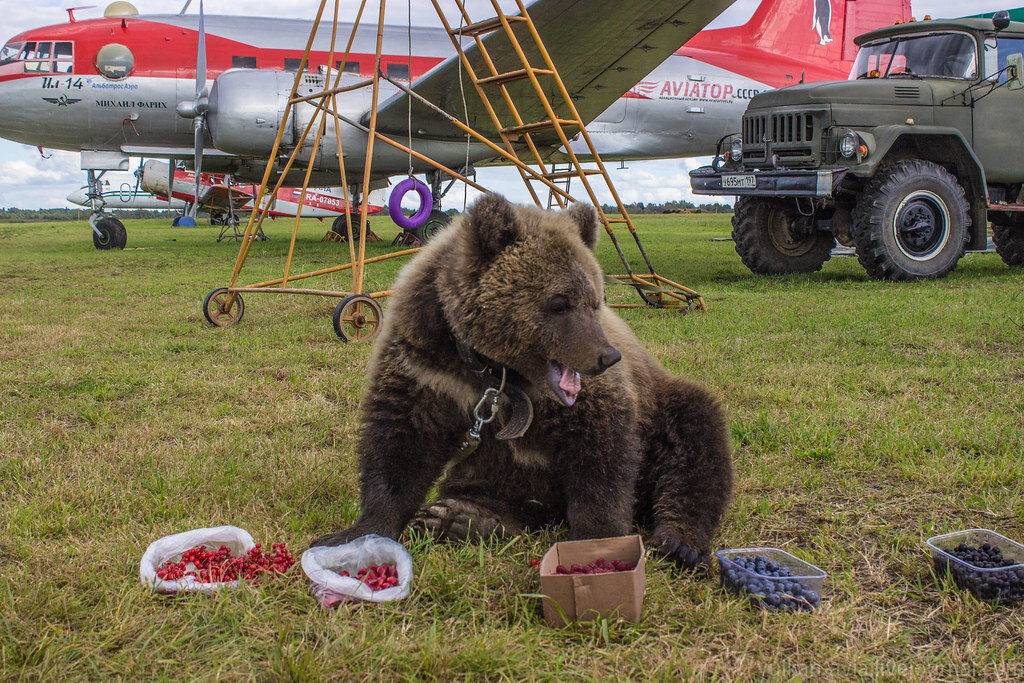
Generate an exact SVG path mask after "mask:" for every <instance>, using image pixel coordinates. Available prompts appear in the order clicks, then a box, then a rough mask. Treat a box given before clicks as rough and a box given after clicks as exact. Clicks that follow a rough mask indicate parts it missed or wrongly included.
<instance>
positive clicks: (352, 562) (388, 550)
mask: <svg viewBox="0 0 1024 683" xmlns="http://www.w3.org/2000/svg"><path fill="white" fill-rule="evenodd" d="M371 564H393V565H395V566H396V568H397V569H398V585H397V586H394V587H393V588H387V589H385V590H382V591H374V590H371V589H370V587H369V586H367V585H366V584H365V583H363V582H362V581H360V580H359V579H357V578H356V576H355V575H356V572H358V571H359V570H360V569H363V568H364V567H368V566H369V565H371ZM342 570H344V571H347V572H348V573H349V574H351V575H352V576H341V575H340V574H338V572H339V571H342ZM302 571H304V572H305V573H306V576H308V577H309V580H310V581H311V582H312V584H313V585H312V586H311V587H310V591H311V592H312V593H313V597H315V598H316V599H317V600H319V601H320V604H321V605H323V606H324V607H335V606H336V605H337V604H338V603H340V602H343V601H348V602H387V601H389V600H401V599H402V598H404V597H406V596H407V595H409V587H410V585H411V584H412V557H411V556H410V555H409V551H408V550H406V549H405V547H404V546H402V544H401V543H397V542H396V541H392V540H391V539H390V538H384V537H383V536H378V535H376V534H369V535H367V536H361V537H359V538H357V539H356V540H354V541H352V542H351V543H346V544H344V545H337V546H314V547H312V548H310V549H309V550H307V551H306V552H304V553H302Z"/></svg>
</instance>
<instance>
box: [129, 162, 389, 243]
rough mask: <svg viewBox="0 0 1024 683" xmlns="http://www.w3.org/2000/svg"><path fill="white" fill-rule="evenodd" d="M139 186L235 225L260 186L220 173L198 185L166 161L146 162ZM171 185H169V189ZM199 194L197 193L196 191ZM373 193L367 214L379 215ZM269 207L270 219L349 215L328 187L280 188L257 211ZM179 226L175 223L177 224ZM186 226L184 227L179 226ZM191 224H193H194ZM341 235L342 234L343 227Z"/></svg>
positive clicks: (380, 206)
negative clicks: (197, 189)
mask: <svg viewBox="0 0 1024 683" xmlns="http://www.w3.org/2000/svg"><path fill="white" fill-rule="evenodd" d="M138 173H139V174H140V181H141V182H140V184H139V186H140V187H141V188H142V189H143V190H145V191H146V192H149V193H152V194H153V195H156V196H157V197H159V198H162V199H163V200H165V201H166V199H167V198H168V197H173V198H174V199H178V200H182V201H184V202H185V203H186V204H188V205H190V206H191V205H198V206H199V208H201V209H202V210H203V211H205V212H207V213H209V214H210V215H211V216H213V217H222V220H223V221H225V223H227V224H230V223H232V222H233V223H234V224H236V225H237V223H238V216H239V215H248V214H249V213H251V212H252V211H253V208H254V207H255V201H256V193H257V192H258V191H259V185H252V184H248V185H239V184H237V183H235V182H233V179H232V178H231V176H229V175H224V174H220V173H200V174H199V179H198V182H197V181H196V173H195V171H188V170H185V169H180V168H176V169H175V170H174V175H173V176H172V175H171V173H170V165H169V164H168V163H167V162H165V161H156V160H149V161H146V162H145V163H144V164H143V165H142V168H141V169H140V170H139V171H138ZM168 183H170V186H168ZM197 187H198V188H199V194H198V195H197V194H196V188H197ZM375 194H376V193H375V192H371V193H370V195H371V201H370V204H369V205H368V206H367V207H366V210H367V213H369V214H375V213H380V211H381V210H382V209H383V208H384V206H383V203H382V202H379V199H378V202H379V203H375V202H374V201H373V199H374V198H375V197H374V195H375ZM267 206H269V209H268V211H267V215H268V216H269V217H270V218H279V217H285V216H288V217H293V216H296V215H298V214H299V212H300V211H301V212H302V217H303V218H319V219H320V220H323V219H325V218H333V219H335V224H337V220H338V218H341V217H344V216H345V214H346V213H349V212H350V207H349V204H348V202H347V201H346V200H345V197H344V195H343V194H341V193H340V192H339V193H335V191H334V190H333V189H331V188H323V189H318V188H309V189H307V191H306V193H305V196H303V193H302V190H301V189H297V188H294V187H282V188H281V189H280V190H278V191H277V194H275V195H273V196H264V197H263V199H262V200H261V201H260V208H261V209H262V208H265V207H267ZM358 211H359V207H358V206H353V207H351V212H352V213H355V212H358ZM178 224H182V223H176V225H178ZM182 225H187V224H182ZM193 225H194V223H193ZM340 232H344V228H342V230H341V231H340Z"/></svg>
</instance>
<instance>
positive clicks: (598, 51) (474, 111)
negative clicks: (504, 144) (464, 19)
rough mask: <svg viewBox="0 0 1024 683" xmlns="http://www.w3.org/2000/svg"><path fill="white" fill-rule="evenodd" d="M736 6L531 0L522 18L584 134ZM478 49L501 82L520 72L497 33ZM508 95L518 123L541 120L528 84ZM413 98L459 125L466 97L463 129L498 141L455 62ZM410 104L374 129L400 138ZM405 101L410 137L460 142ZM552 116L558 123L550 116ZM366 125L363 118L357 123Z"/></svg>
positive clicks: (497, 104)
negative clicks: (533, 29) (526, 15)
mask: <svg viewBox="0 0 1024 683" xmlns="http://www.w3.org/2000/svg"><path fill="white" fill-rule="evenodd" d="M734 1H735V0H632V1H630V2H624V1H623V0H537V1H536V2H534V3H533V4H532V5H530V6H529V7H528V8H527V11H528V12H529V13H530V16H531V17H532V18H533V23H534V25H535V26H536V27H537V31H538V33H539V34H540V37H541V40H542V41H543V43H544V46H545V48H546V49H547V51H548V54H549V55H550V56H551V60H552V62H553V63H554V65H555V67H556V68H557V69H558V72H559V74H560V76H561V78H562V81H563V83H564V84H565V87H566V90H568V92H569V95H570V96H571V97H572V99H573V101H574V102H575V104H576V108H577V110H578V111H579V114H580V117H581V118H582V119H583V122H584V124H586V123H589V122H590V121H593V120H594V119H595V118H596V117H597V116H598V115H599V114H600V113H601V112H603V111H604V110H605V109H607V108H608V107H609V106H611V105H612V103H614V102H615V101H616V100H617V99H618V98H619V97H621V96H622V95H623V94H624V93H626V92H627V91H628V90H630V89H631V88H632V87H633V86H634V85H636V84H637V83H638V82H639V81H641V80H642V79H643V78H644V76H646V75H647V74H649V73H650V72H651V71H653V70H654V68H655V67H656V66H658V65H659V64H661V63H662V62H663V61H665V60H666V59H668V57H669V56H670V55H672V53H674V52H675V51H676V50H678V49H679V48H680V47H682V45H683V44H684V43H686V41H688V40H689V39H690V38H692V37H693V36H694V35H696V34H697V33H698V32H699V31H700V30H701V29H703V28H704V27H705V26H707V24H708V23H710V22H711V20H712V19H714V18H715V17H716V16H718V15H719V14H721V13H722V11H723V10H725V9H726V8H727V7H729V5H731V4H732V3H733V2H734ZM480 18H481V19H484V18H487V17H480ZM474 19H476V17H474ZM512 27H513V31H514V33H515V35H516V37H517V38H518V40H519V43H520V45H522V47H523V51H524V52H525V54H526V55H527V57H528V58H529V63H530V65H531V66H533V67H536V68H543V67H544V61H543V58H542V56H541V55H540V53H539V50H538V49H537V45H536V43H535V41H534V40H533V38H532V37H531V36H530V35H529V30H528V27H527V26H525V25H524V24H523V23H519V22H515V23H512ZM452 28H453V29H454V28H456V27H455V26H453V27H452ZM483 42H484V46H485V48H486V50H487V53H488V54H489V55H490V56H491V58H492V60H493V62H494V65H495V67H496V69H497V72H498V73H499V74H504V73H509V72H512V71H516V70H519V69H522V68H523V67H522V62H521V60H520V59H519V57H518V55H517V54H516V51H515V49H514V47H513V46H512V44H511V43H510V41H509V40H508V37H507V36H506V35H505V32H504V31H501V30H498V31H495V32H492V33H489V34H486V35H485V36H484V37H483ZM463 45H464V46H469V47H467V48H466V54H467V56H468V58H469V61H470V63H471V64H472V66H473V70H474V71H475V72H476V74H477V76H478V77H479V78H483V77H486V76H491V75H492V74H491V71H490V69H489V67H488V66H487V64H486V62H485V61H484V56H483V55H482V54H481V53H480V50H479V49H478V47H477V45H476V44H475V41H473V40H472V39H469V38H463ZM460 71H461V72H462V74H461V78H462V86H461V87H460ZM538 78H539V80H540V82H541V84H542V85H543V86H544V88H545V90H546V92H547V94H548V99H549V101H552V102H558V103H559V104H560V103H561V101H562V100H561V97H560V95H559V94H558V91H557V88H556V86H555V84H554V81H553V80H552V78H551V76H547V75H540V76H538ZM484 88H485V92H487V95H488V99H489V100H490V101H491V103H492V104H493V105H494V108H495V111H496V112H497V114H498V116H499V119H500V120H501V122H502V126H514V125H515V121H514V120H513V118H512V114H511V111H510V110H509V109H508V107H507V106H506V105H505V103H504V98H503V96H502V94H501V89H500V88H499V87H497V86H494V85H490V86H488V85H485V86H484ZM506 88H507V89H508V91H509V94H510V95H511V99H512V101H513V103H515V105H516V108H517V110H518V111H519V114H520V116H521V118H522V120H523V122H524V123H532V122H536V121H541V120H544V119H546V118H547V115H546V113H545V111H544V108H543V105H542V104H541V100H540V99H539V98H538V97H537V95H536V91H535V90H534V88H533V85H532V84H531V83H530V81H529V80H517V81H512V82H509V83H507V84H506ZM412 89H413V91H414V92H416V93H417V94H419V95H421V96H423V97H424V98H426V99H427V100H429V101H430V102H432V103H433V104H435V105H437V106H439V107H441V108H442V109H444V110H445V111H447V112H449V113H451V114H453V115H455V116H456V117H457V118H459V119H462V120H464V121H465V120H467V119H466V115H465V110H464V109H463V92H464V93H465V100H466V104H465V108H466V110H468V121H469V122H470V125H471V126H473V128H475V129H476V130H477V131H479V132H481V133H482V134H484V135H487V136H489V137H492V138H494V139H497V138H498V131H497V130H496V127H495V126H494V124H493V122H492V120H491V117H490V115H489V114H488V112H487V109H486V108H485V106H484V103H483V101H482V100H481V99H480V97H479V96H478V95H477V91H476V88H475V87H474V85H473V83H472V81H471V80H470V79H469V76H468V75H467V73H466V72H465V71H464V70H463V68H462V65H461V63H460V61H459V59H458V57H457V56H453V57H451V58H449V59H448V60H446V61H445V62H442V63H441V64H439V65H438V66H436V67H435V68H434V69H432V70H431V71H430V72H428V73H427V74H425V75H424V76H423V77H422V78H420V79H418V80H417V81H416V82H415V83H413V85H412ZM492 93H493V94H492ZM409 99H410V98H409V96H408V95H406V94H405V93H399V94H398V95H396V96H395V97H392V98H391V99H389V100H388V101H387V102H385V103H383V104H382V105H381V106H380V107H379V108H378V113H377V127H378V129H379V130H380V131H381V132H386V133H390V134H392V135H399V134H400V135H401V136H405V135H408V130H407V129H408V117H409V110H408V106H409V103H408V100H409ZM411 99H412V100H413V105H412V109H413V111H412V120H413V127H414V128H415V133H414V135H416V136H417V137H427V138H437V139H464V136H463V135H460V133H459V131H458V129H457V128H455V126H453V125H452V124H451V123H450V122H448V121H447V120H446V119H445V118H444V117H442V116H440V115H439V114H438V113H437V112H435V111H433V110H431V109H430V108H429V107H426V106H425V105H424V104H422V103H421V102H419V101H417V100H416V99H415V98H411ZM555 111H556V112H557V113H559V114H563V115H564V112H561V111H560V109H559V107H558V106H556V107H555ZM368 120H369V116H368V115H367V116H366V117H365V120H364V122H363V123H364V124H365V123H366V122H367V121H368ZM533 138H534V140H535V141H536V142H538V143H539V144H545V145H556V143H558V138H557V134H556V133H555V132H554V131H553V130H546V131H543V132H541V133H535V134H534V135H533ZM558 144H560V143H558Z"/></svg>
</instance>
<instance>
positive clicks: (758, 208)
mask: <svg viewBox="0 0 1024 683" xmlns="http://www.w3.org/2000/svg"><path fill="white" fill-rule="evenodd" d="M732 239H733V242H734V243H735V245H736V253H737V254H739V255H740V260H741V261H743V265H745V266H746V267H747V268H749V269H750V270H751V271H753V272H755V273H758V274H759V275H782V274H786V273H813V272H815V271H818V270H821V266H822V264H824V263H825V261H827V260H828V259H829V257H830V256H831V253H832V248H833V247H834V246H835V245H836V239H835V237H833V236H832V234H831V233H827V232H823V231H821V230H815V229H814V225H813V224H812V222H811V219H810V217H808V216H803V215H801V214H800V213H799V212H798V211H797V210H796V207H795V205H794V204H793V202H792V200H788V201H778V200H774V199H762V198H760V197H740V198H739V199H737V200H736V209H735V212H734V213H733V217H732Z"/></svg>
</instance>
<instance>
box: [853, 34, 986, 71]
mask: <svg viewBox="0 0 1024 683" xmlns="http://www.w3.org/2000/svg"><path fill="white" fill-rule="evenodd" d="M977 73H978V51H977V48H976V46H975V42H974V38H972V37H971V36H970V35H968V34H966V33H932V34H928V35H917V36H895V37H893V38H890V39H888V40H881V41H878V42H875V43H868V44H866V45H863V46H861V48H860V52H858V53H857V60H856V61H855V62H854V63H853V69H852V70H851V71H850V79H851V80H853V79H857V78H896V77H910V78H913V77H914V76H933V77H938V78H961V79H966V78H974V77H975V76H977Z"/></svg>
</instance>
